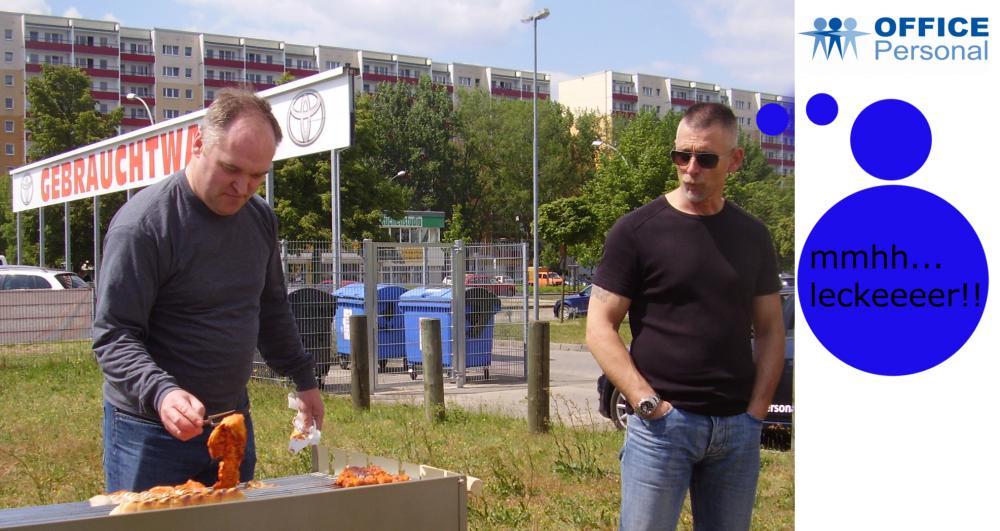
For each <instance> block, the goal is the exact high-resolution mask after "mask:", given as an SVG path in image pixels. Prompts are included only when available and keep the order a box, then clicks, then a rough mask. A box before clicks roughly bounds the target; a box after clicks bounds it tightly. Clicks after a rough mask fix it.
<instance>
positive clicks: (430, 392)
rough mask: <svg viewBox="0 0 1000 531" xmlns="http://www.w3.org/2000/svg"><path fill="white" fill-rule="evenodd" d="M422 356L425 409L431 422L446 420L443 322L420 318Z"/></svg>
mask: <svg viewBox="0 0 1000 531" xmlns="http://www.w3.org/2000/svg"><path fill="white" fill-rule="evenodd" d="M420 355H421V357H422V359H423V362H424V409H425V411H426V413H427V420H428V421H430V422H434V421H439V420H444V413H445V409H444V377H443V376H442V374H441V320H440V319H431V318H429V317H421V318H420Z"/></svg>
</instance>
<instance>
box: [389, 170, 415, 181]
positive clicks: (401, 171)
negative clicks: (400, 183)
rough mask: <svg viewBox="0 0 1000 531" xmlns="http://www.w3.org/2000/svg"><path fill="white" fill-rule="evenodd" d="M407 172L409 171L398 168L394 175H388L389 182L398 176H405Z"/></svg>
mask: <svg viewBox="0 0 1000 531" xmlns="http://www.w3.org/2000/svg"><path fill="white" fill-rule="evenodd" d="M409 174H410V172H408V171H406V170H399V172H397V173H396V175H393V176H392V177H389V182H391V183H394V182H396V179H399V178H400V177H403V176H406V175H409Z"/></svg>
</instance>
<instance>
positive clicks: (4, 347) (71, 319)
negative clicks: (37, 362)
mask: <svg viewBox="0 0 1000 531" xmlns="http://www.w3.org/2000/svg"><path fill="white" fill-rule="evenodd" d="M93 293H94V292H93V290H91V289H58V290H54V289H19V290H9V291H0V354H15V355H16V354H32V353H71V352H72V353H76V352H81V351H86V350H89V349H90V326H91V323H92V322H93V320H94V294H93Z"/></svg>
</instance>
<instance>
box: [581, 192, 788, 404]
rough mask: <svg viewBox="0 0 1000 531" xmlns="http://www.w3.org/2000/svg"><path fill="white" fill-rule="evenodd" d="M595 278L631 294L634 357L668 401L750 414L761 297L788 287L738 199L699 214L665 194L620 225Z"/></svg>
mask: <svg viewBox="0 0 1000 531" xmlns="http://www.w3.org/2000/svg"><path fill="white" fill-rule="evenodd" d="M594 284H596V285H598V286H600V287H602V288H604V289H606V290H608V291H610V292H613V293H616V294H618V295H622V296H624V297H628V298H629V299H631V301H632V304H631V306H630V307H629V321H630V327H631V329H632V337H633V339H632V346H631V348H630V351H631V354H632V358H633V360H634V361H635V365H636V367H637V368H638V369H639V372H640V373H641V374H642V375H643V377H645V378H646V380H647V381H648V382H649V383H650V385H651V386H652V387H653V389H655V390H656V392H657V393H658V394H659V395H660V396H661V397H662V398H663V399H665V400H668V401H669V402H670V403H672V404H673V405H674V406H675V407H678V408H681V409H684V410H688V411H692V412H694V413H698V414H702V415H718V416H725V415H736V414H738V413H742V412H744V411H746V408H747V404H748V403H749V400H750V394H751V391H752V389H753V381H754V374H755V365H754V362H753V353H752V347H751V344H750V329H751V324H752V315H753V314H752V301H753V298H754V297H756V296H759V295H766V294H770V293H775V292H777V291H778V289H779V283H778V273H777V264H776V259H775V253H774V246H773V244H772V243H771V238H770V235H769V234H768V232H767V228H766V227H765V226H764V224H763V223H761V222H760V221H758V220H757V219H755V218H754V217H752V216H751V215H750V214H747V213H746V212H745V211H744V210H743V209H741V208H739V207H738V206H736V205H734V204H733V203H730V202H728V201H727V202H726V203H725V204H724V206H723V208H722V210H721V211H719V213H717V214H714V215H711V216H694V215H690V214H686V213H684V212H681V211H679V210H677V209H675V208H674V207H672V206H670V204H669V203H668V202H667V200H666V198H665V197H664V196H660V197H658V198H657V199H655V200H653V201H652V202H650V203H648V204H646V205H644V206H642V207H640V208H638V209H636V210H634V211H632V212H630V213H629V214H626V215H625V216H622V218H621V219H619V220H618V221H617V222H616V223H615V226H614V227H613V228H612V229H611V231H610V232H609V233H608V237H607V240H606V242H605V245H604V256H603V258H602V259H601V264H600V265H599V266H598V268H597V273H596V275H595V277H594Z"/></svg>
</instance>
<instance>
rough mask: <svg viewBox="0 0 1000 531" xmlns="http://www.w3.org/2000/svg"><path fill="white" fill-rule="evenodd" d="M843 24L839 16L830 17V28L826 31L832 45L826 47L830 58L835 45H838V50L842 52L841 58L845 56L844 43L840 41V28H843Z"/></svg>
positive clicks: (827, 55) (827, 56)
mask: <svg viewBox="0 0 1000 531" xmlns="http://www.w3.org/2000/svg"><path fill="white" fill-rule="evenodd" d="M842 24H843V23H842V22H841V21H840V19H839V18H837V17H833V18H831V19H830V29H829V30H828V31H825V32H824V33H825V34H826V35H829V36H830V47H829V48H827V49H826V58H827V59H829V58H830V54H831V53H833V47H834V46H836V47H837V51H839V52H840V58H841V59H843V58H844V48H843V46H842V43H841V41H840V36H841V31H840V28H841V26H842Z"/></svg>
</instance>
